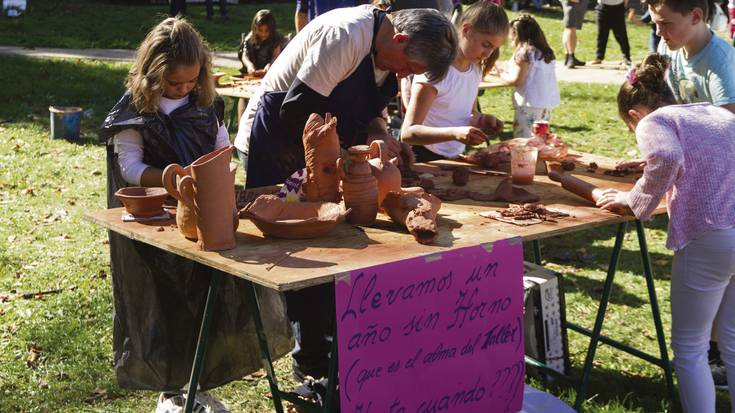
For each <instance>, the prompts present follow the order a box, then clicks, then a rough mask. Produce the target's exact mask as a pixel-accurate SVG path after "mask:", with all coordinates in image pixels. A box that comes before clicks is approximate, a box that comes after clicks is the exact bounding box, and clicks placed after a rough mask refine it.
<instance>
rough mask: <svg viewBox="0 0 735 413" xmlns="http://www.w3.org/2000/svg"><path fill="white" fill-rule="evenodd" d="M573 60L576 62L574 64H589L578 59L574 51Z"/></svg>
mask: <svg viewBox="0 0 735 413" xmlns="http://www.w3.org/2000/svg"><path fill="white" fill-rule="evenodd" d="M572 62H573V63H574V66H584V65H586V64H587V63H585V62H583V61H581V60H579V59H577V58H576V57H574V53H572Z"/></svg>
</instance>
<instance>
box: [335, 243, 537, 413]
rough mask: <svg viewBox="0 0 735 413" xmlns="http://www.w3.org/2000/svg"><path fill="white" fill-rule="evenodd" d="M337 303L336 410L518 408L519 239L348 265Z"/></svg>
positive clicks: (429, 412)
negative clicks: (354, 268) (352, 268)
mask: <svg viewBox="0 0 735 413" xmlns="http://www.w3.org/2000/svg"><path fill="white" fill-rule="evenodd" d="M336 299H337V323H338V324H337V339H338V346H339V382H340V398H341V411H342V412H346V413H347V412H348V413H438V412H452V413H462V412H473V413H476V412H483V413H495V412H517V411H519V410H521V407H522V401H523V387H524V386H523V383H524V376H525V366H524V362H523V353H524V346H523V245H522V243H521V242H520V239H517V238H516V239H510V240H502V241H497V242H495V243H492V244H486V245H483V246H476V247H468V248H462V249H458V250H453V251H448V252H443V253H439V254H436V255H430V256H426V257H419V258H415V259H410V260H405V261H400V262H396V263H391V264H385V265H378V266H375V267H369V268H364V269H361V270H357V271H352V272H351V273H350V274H349V275H344V276H342V277H339V278H338V279H337V283H336Z"/></svg>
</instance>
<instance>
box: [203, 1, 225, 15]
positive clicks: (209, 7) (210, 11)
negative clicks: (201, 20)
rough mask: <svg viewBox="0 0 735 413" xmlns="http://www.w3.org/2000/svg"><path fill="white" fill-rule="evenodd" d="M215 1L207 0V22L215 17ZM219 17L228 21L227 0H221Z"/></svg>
mask: <svg viewBox="0 0 735 413" xmlns="http://www.w3.org/2000/svg"><path fill="white" fill-rule="evenodd" d="M213 3H214V0H207V20H212V18H213V17H214V4H213ZM219 16H220V18H221V19H222V20H227V0H219Z"/></svg>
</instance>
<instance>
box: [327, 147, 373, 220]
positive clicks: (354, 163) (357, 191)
mask: <svg viewBox="0 0 735 413" xmlns="http://www.w3.org/2000/svg"><path fill="white" fill-rule="evenodd" d="M368 156H370V147H369V146H367V145H356V146H352V147H350V148H349V149H348V150H347V160H343V159H342V158H339V159H337V170H338V171H339V174H340V176H341V178H342V195H343V196H344V199H345V206H347V208H348V209H351V210H352V212H350V214H349V215H347V222H349V223H351V224H355V225H372V224H373V223H374V222H375V217H376V216H377V215H378V181H377V180H376V179H375V177H374V176H373V174H372V170H371V168H370V164H369V163H368Z"/></svg>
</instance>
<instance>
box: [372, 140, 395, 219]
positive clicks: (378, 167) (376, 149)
mask: <svg viewBox="0 0 735 413" xmlns="http://www.w3.org/2000/svg"><path fill="white" fill-rule="evenodd" d="M384 149H385V142H383V141H381V140H375V141H372V142H371V143H370V157H371V158H372V159H370V160H369V161H368V162H370V169H371V170H372V172H373V176H374V177H375V179H377V181H378V205H380V204H381V203H382V202H383V198H385V195H386V194H387V193H388V192H390V191H400V190H401V171H400V170H399V169H398V166H397V165H398V158H393V159H390V160H389V159H387V157H386V156H385V155H384V153H385V150H384Z"/></svg>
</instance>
